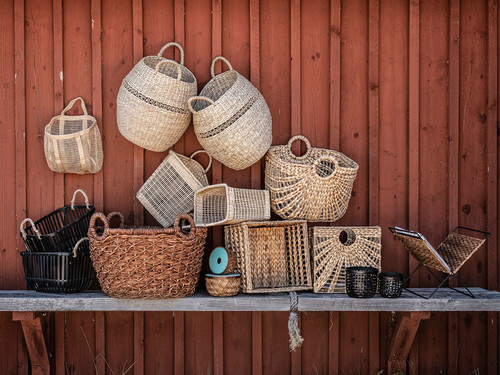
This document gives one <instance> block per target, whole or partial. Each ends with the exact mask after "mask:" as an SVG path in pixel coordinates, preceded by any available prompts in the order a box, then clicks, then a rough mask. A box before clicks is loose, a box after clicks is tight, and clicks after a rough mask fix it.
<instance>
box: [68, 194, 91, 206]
mask: <svg viewBox="0 0 500 375" xmlns="http://www.w3.org/2000/svg"><path fill="white" fill-rule="evenodd" d="M76 193H82V195H83V197H84V198H85V206H87V210H90V204H89V197H87V194H85V192H84V191H83V190H82V189H76V190H75V192H74V193H73V199H71V209H72V210H74V209H75V199H76Z"/></svg>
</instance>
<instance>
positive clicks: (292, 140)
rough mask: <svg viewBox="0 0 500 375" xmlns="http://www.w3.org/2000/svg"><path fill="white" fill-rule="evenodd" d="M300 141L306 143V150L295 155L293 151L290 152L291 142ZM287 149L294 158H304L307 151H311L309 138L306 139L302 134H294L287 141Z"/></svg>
mask: <svg viewBox="0 0 500 375" xmlns="http://www.w3.org/2000/svg"><path fill="white" fill-rule="evenodd" d="M299 140H300V141H302V142H304V143H305V144H306V147H307V150H306V153H305V154H304V155H302V156H297V155H295V154H294V153H293V152H292V144H293V142H295V141H299ZM287 146H288V149H289V150H290V154H292V156H293V157H294V158H296V159H304V158H305V157H306V156H307V155H308V154H309V152H310V151H311V142H309V139H307V138H306V137H304V136H303V135H300V134H299V135H294V136H293V137H292V138H290V140H289V141H288V144H287Z"/></svg>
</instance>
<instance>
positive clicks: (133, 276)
mask: <svg viewBox="0 0 500 375" xmlns="http://www.w3.org/2000/svg"><path fill="white" fill-rule="evenodd" d="M114 216H118V217H119V218H120V219H121V222H122V225H121V226H120V228H110V225H109V222H110V221H111V220H112V219H113V217H114ZM181 219H184V220H187V221H188V222H189V224H190V225H191V229H190V231H189V232H188V233H184V232H183V231H182V230H181V228H180V220H181ZM97 220H99V221H102V222H103V224H104V230H102V228H98V227H97V226H96V224H97V223H96V222H97ZM101 232H102V233H101ZM206 236H207V230H206V229H205V228H197V227H195V226H194V222H193V220H192V218H191V217H190V216H189V215H179V216H178V217H177V218H176V220H175V223H174V227H173V228H168V229H164V228H148V227H142V228H126V227H124V226H123V216H122V215H121V214H120V213H117V212H113V213H111V214H109V215H108V217H106V216H105V215H104V214H102V213H96V214H94V215H93V216H92V218H91V221H90V228H89V240H90V256H91V258H92V262H93V264H94V268H95V270H96V273H97V279H98V280H99V283H100V284H101V287H102V291H103V292H104V293H106V294H107V295H108V296H110V297H117V298H148V299H158V298H173V297H186V296H189V295H192V294H193V293H194V292H195V289H196V285H197V284H198V279H199V275H200V270H201V265H202V258H203V249H204V246H205V240H206Z"/></svg>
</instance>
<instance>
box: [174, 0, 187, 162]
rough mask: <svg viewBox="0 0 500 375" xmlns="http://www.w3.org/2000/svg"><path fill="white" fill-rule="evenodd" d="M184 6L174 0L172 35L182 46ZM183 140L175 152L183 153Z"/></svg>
mask: <svg viewBox="0 0 500 375" xmlns="http://www.w3.org/2000/svg"><path fill="white" fill-rule="evenodd" d="M184 6H185V5H184V0H174V35H175V40H176V41H177V42H178V43H179V44H180V45H181V46H184V41H185V29H184ZM175 58H176V59H177V61H180V52H179V51H178V50H176V51H175ZM185 142H186V137H185V136H184V135H182V137H181V138H180V139H179V140H178V141H177V142H176V144H175V145H174V149H175V150H176V152H179V153H181V154H184V153H185Z"/></svg>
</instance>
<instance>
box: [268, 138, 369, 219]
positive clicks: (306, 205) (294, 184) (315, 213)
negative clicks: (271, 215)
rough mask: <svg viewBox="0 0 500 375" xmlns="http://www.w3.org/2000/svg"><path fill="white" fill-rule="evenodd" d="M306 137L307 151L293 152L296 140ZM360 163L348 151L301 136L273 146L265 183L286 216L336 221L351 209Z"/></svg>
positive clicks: (274, 205)
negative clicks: (300, 153) (335, 149)
mask: <svg viewBox="0 0 500 375" xmlns="http://www.w3.org/2000/svg"><path fill="white" fill-rule="evenodd" d="M295 140H302V141H304V142H305V144H306V146H307V151H306V153H305V154H304V155H302V156H296V155H295V154H294V153H293V152H292V149H291V147H292V143H293V142H294V141H295ZM358 168H359V167H358V164H356V163H355V162H354V161H353V160H351V159H349V158H348V157H347V156H345V155H344V154H342V153H340V152H338V151H334V150H328V149H323V148H316V147H311V143H310V142H309V140H308V139H307V138H306V137H304V136H302V135H297V136H294V137H292V138H291V139H290V140H289V142H288V144H287V145H282V146H273V147H271V148H270V149H269V152H268V153H267V156H266V170H265V186H266V189H268V190H269V192H270V196H271V208H272V210H273V211H274V212H275V213H276V214H278V215H279V216H281V217H282V218H284V219H301V220H308V221H330V222H332V221H336V220H338V219H340V218H341V217H342V216H343V215H344V214H345V212H346V210H347V205H348V204H349V199H350V198H351V191H352V185H353V183H354V180H355V179H356V174H357V172H358Z"/></svg>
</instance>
